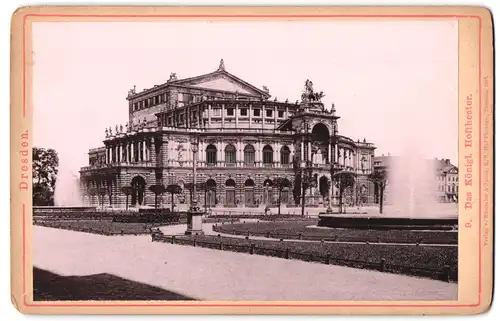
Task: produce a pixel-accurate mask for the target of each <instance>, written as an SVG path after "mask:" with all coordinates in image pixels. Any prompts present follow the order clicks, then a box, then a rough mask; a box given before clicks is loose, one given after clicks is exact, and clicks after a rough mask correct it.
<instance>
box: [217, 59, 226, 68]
mask: <svg viewBox="0 0 500 321" xmlns="http://www.w3.org/2000/svg"><path fill="white" fill-rule="evenodd" d="M224 70H226V67H225V66H224V59H221V60H220V63H219V69H217V71H224Z"/></svg>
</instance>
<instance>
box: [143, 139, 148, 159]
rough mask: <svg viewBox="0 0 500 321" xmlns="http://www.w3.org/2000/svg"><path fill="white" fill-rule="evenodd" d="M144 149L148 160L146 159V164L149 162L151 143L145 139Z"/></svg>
mask: <svg viewBox="0 0 500 321" xmlns="http://www.w3.org/2000/svg"><path fill="white" fill-rule="evenodd" d="M144 148H145V153H146V158H145V159H144V160H145V161H146V162H149V142H148V140H147V139H144Z"/></svg>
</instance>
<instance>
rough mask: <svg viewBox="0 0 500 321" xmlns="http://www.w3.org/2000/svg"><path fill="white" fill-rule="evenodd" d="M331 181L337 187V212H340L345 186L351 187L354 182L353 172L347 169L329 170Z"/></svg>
mask: <svg viewBox="0 0 500 321" xmlns="http://www.w3.org/2000/svg"><path fill="white" fill-rule="evenodd" d="M330 175H331V177H332V182H333V184H334V185H335V187H337V188H338V189H339V213H342V199H343V197H344V191H345V189H346V188H349V187H353V186H354V183H355V179H354V176H355V174H354V173H352V172H348V171H339V172H335V171H334V170H331V172H330Z"/></svg>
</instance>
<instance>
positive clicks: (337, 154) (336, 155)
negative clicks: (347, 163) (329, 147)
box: [333, 144, 339, 163]
mask: <svg viewBox="0 0 500 321" xmlns="http://www.w3.org/2000/svg"><path fill="white" fill-rule="evenodd" d="M333 153H334V154H335V156H334V157H335V162H337V163H339V145H337V144H335V146H334V150H333Z"/></svg>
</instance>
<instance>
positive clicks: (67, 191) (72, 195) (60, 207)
mask: <svg viewBox="0 0 500 321" xmlns="http://www.w3.org/2000/svg"><path fill="white" fill-rule="evenodd" d="M54 205H55V206H33V211H34V214H42V213H47V212H61V211H62V212H65V213H69V212H78V213H79V212H85V211H94V210H95V207H90V206H84V204H83V198H82V194H81V191H80V179H79V177H78V176H77V175H76V174H75V173H74V172H72V171H71V170H70V169H69V168H68V167H67V166H65V162H60V164H59V168H58V174H57V180H56V185H55V188H54Z"/></svg>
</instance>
